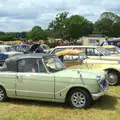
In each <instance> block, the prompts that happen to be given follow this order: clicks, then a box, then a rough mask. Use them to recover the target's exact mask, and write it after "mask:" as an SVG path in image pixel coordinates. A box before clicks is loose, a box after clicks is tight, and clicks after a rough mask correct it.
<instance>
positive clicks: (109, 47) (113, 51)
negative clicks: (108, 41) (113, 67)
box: [103, 45, 120, 54]
mask: <svg viewBox="0 0 120 120" xmlns="http://www.w3.org/2000/svg"><path fill="white" fill-rule="evenodd" d="M103 48H105V49H106V50H108V51H109V52H110V53H111V54H120V48H119V47H117V46H114V45H106V46H103Z"/></svg>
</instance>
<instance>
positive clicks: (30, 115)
mask: <svg viewBox="0 0 120 120" xmlns="http://www.w3.org/2000/svg"><path fill="white" fill-rule="evenodd" d="M0 120H120V86H117V87H110V88H109V91H108V92H107V93H106V95H105V96H103V97H101V98H100V99H99V100H97V101H95V102H94V103H93V105H92V106H91V107H90V108H89V109H86V110H84V109H81V110H80V109H70V108H68V107H67V106H65V105H64V104H59V103H50V102H38V101H28V100H16V99H9V100H8V101H7V102H3V103H0Z"/></svg>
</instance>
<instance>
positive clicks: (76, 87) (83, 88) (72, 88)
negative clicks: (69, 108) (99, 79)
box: [65, 86, 92, 102]
mask: <svg viewBox="0 0 120 120" xmlns="http://www.w3.org/2000/svg"><path fill="white" fill-rule="evenodd" d="M74 89H82V90H85V91H86V92H88V93H89V94H90V96H91V93H90V92H89V90H88V89H87V88H85V87H78V86H74V87H71V88H70V89H69V90H68V92H67V94H66V97H65V102H67V98H68V95H69V93H70V92H71V91H72V90H74ZM91 98H92V96H91Z"/></svg>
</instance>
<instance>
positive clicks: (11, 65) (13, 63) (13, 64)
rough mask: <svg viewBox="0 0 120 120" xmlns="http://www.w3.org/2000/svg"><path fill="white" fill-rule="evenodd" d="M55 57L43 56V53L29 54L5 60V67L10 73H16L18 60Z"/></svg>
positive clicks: (50, 55)
mask: <svg viewBox="0 0 120 120" xmlns="http://www.w3.org/2000/svg"><path fill="white" fill-rule="evenodd" d="M52 56H55V55H54V54H45V53H29V54H22V55H16V56H13V57H10V58H7V59H6V60H5V62H6V65H7V67H8V69H9V70H10V71H14V72H16V71H17V61H18V60H20V59H27V58H31V59H32V58H44V57H52Z"/></svg>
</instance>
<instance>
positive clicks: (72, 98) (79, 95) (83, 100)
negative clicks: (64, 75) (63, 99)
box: [68, 88, 92, 108]
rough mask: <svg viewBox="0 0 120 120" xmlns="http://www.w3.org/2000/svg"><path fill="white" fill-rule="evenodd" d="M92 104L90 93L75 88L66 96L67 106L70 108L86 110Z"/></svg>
mask: <svg viewBox="0 0 120 120" xmlns="http://www.w3.org/2000/svg"><path fill="white" fill-rule="evenodd" d="M91 103H92V97H91V95H90V93H89V92H88V91H86V90H84V89H81V88H76V89H73V90H72V91H70V93H69V94H68V104H69V105H70V106H71V107H72V108H88V107H89V106H90V105H91Z"/></svg>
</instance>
